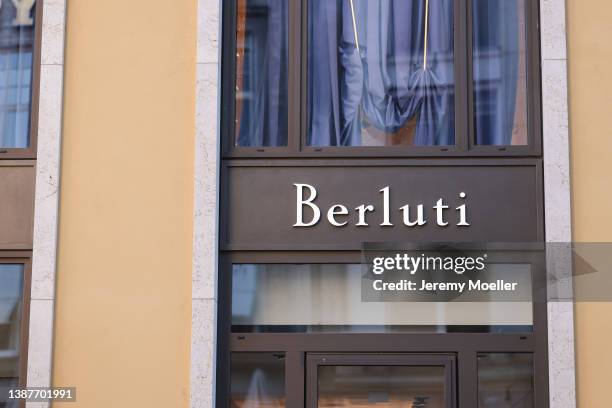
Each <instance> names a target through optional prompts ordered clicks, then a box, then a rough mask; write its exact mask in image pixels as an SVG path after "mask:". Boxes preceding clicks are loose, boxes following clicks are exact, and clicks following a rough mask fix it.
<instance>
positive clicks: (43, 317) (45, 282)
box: [27, 0, 66, 408]
mask: <svg viewBox="0 0 612 408" xmlns="http://www.w3.org/2000/svg"><path fill="white" fill-rule="evenodd" d="M40 1H43V21H42V42H41V67H40V96H39V110H38V151H37V161H36V192H35V206H34V237H33V254H32V290H31V300H30V327H29V342H28V372H27V385H28V386H30V387H46V386H50V385H51V370H52V359H53V324H54V310H55V272H56V260H57V232H58V210H59V175H60V154H61V136H62V107H63V77H64V37H65V36H64V33H65V22H66V1H65V0H40ZM48 406H49V404H48V403H42V402H38V403H28V404H27V407H28V408H43V407H44V408H46V407H48Z"/></svg>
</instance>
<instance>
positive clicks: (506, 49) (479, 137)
mask: <svg viewBox="0 0 612 408" xmlns="http://www.w3.org/2000/svg"><path fill="white" fill-rule="evenodd" d="M472 10H473V16H472V17H473V22H474V31H473V45H474V52H473V67H474V68H473V69H474V73H473V74H474V132H475V138H476V144H479V145H526V144H528V141H527V57H526V49H525V48H526V47H525V33H526V26H525V0H473V8H472Z"/></svg>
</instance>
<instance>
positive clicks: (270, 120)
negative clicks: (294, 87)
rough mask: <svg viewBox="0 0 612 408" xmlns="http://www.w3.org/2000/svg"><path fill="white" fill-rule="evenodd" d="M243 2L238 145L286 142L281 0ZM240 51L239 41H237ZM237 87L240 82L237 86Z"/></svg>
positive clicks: (284, 30)
mask: <svg viewBox="0 0 612 408" xmlns="http://www.w3.org/2000/svg"><path fill="white" fill-rule="evenodd" d="M242 1H243V4H244V12H246V17H245V18H244V19H245V21H244V31H243V32H242V33H239V37H240V34H241V37H242V38H243V40H242V41H243V42H244V44H243V47H244V50H243V55H242V56H241V57H240V58H243V60H242V61H241V64H239V65H242V67H243V70H242V73H241V74H240V73H239V75H242V76H241V79H242V89H238V90H237V94H238V95H240V98H237V99H238V100H237V101H236V102H237V105H239V106H240V115H239V116H238V117H237V119H239V120H238V126H237V127H236V129H237V131H236V133H237V135H236V138H237V145H238V146H285V145H287V121H288V117H287V98H288V97H287V64H288V57H287V55H288V53H287V49H288V47H287V43H288V37H287V36H288V34H287V11H288V7H289V6H288V2H287V1H283V0H242ZM238 52H239V55H240V44H239V50H238ZM238 88H240V86H238Z"/></svg>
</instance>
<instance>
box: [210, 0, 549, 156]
mask: <svg viewBox="0 0 612 408" xmlns="http://www.w3.org/2000/svg"><path fill="white" fill-rule="evenodd" d="M286 1H288V4H289V13H288V33H287V35H288V44H289V50H288V116H289V118H288V135H287V146H272V147H267V146H258V147H239V146H235V137H236V135H235V125H236V122H237V119H236V116H235V90H236V52H237V44H236V27H237V18H236V16H237V5H236V3H237V0H233V1H228V2H223V27H224V29H223V33H222V41H223V47H222V55H221V57H222V71H221V77H222V86H221V125H222V126H221V132H220V133H221V156H222V158H350V157H440V158H447V157H500V156H501V157H540V156H541V155H542V118H541V116H542V114H541V69H540V66H541V64H540V58H541V56H540V34H539V0H525V25H526V33H525V41H526V47H527V51H526V54H527V58H526V64H527V66H526V73H527V84H526V86H527V90H526V96H527V104H526V109H527V140H528V144H527V145H477V144H476V142H475V133H474V117H473V114H474V95H473V83H472V77H473V75H472V54H473V50H472V49H473V44H472V26H473V24H472V0H454V6H453V7H454V10H453V12H454V27H453V30H454V58H455V64H454V74H455V145H454V146H352V147H350V146H346V147H337V146H330V147H315V146H307V145H306V138H307V115H308V112H307V109H306V106H307V83H306V81H307V70H308V66H307V64H306V63H305V62H306V60H307V52H308V24H307V19H308V12H307V11H308V1H309V0H286ZM303 62H304V63H303Z"/></svg>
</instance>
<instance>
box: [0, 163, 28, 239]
mask: <svg viewBox="0 0 612 408" xmlns="http://www.w3.org/2000/svg"><path fill="white" fill-rule="evenodd" d="M34 164H35V163H34V162H33V161H30V160H27V161H26V160H10V161H9V160H0V197H1V199H0V226H1V227H0V250H1V249H5V250H8V249H32V232H33V226H34V184H35V178H36V170H35V169H36V168H35V167H34Z"/></svg>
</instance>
